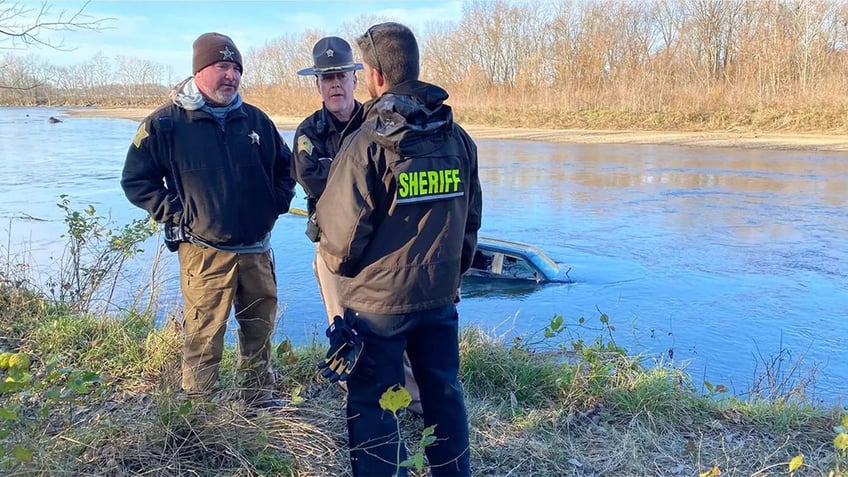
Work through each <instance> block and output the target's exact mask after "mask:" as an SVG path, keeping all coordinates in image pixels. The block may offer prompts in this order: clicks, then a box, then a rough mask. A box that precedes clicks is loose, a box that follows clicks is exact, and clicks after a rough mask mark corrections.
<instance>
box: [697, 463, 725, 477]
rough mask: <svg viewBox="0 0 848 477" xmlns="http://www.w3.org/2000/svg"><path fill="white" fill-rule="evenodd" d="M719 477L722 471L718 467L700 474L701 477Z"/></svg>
mask: <svg viewBox="0 0 848 477" xmlns="http://www.w3.org/2000/svg"><path fill="white" fill-rule="evenodd" d="M718 475H721V469H719V468H718V466H717V465H714V466H713V468H712V469H710V470H708V471H706V472H701V473H700V474H698V476H699V477H716V476H718Z"/></svg>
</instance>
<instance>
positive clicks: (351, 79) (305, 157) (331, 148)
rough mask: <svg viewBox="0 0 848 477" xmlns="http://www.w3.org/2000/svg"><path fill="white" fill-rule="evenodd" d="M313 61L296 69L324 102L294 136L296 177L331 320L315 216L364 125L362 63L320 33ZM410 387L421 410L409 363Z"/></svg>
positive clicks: (332, 289)
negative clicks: (342, 155)
mask: <svg viewBox="0 0 848 477" xmlns="http://www.w3.org/2000/svg"><path fill="white" fill-rule="evenodd" d="M312 59H313V65H312V66H311V67H309V68H303V69H301V70H300V71H298V72H297V74H299V75H301V76H313V75H314V76H315V86H316V88H317V89H318V93H319V94H320V95H321V99H322V100H323V105H322V107H321V109H319V110H318V111H315V112H314V113H313V114H312V115H311V116H309V117H307V118H306V119H304V120H303V122H302V123H300V125H299V126H298V127H297V130H296V131H295V135H294V144H295V146H294V147H295V149H294V161H293V165H294V167H293V168H292V171H293V173H294V178H295V179H296V180H297V182H298V183H300V185H301V186H302V187H303V190H304V191H305V192H306V208H307V212H308V214H309V221H308V223H307V230H306V235H307V236H308V237H309V239H310V240H312V241H313V242H316V253H315V260H314V261H313V262H312V269H313V270H314V272H315V278H316V279H317V280H318V288H319V289H320V291H321V299H322V300H324V307H325V309H326V310H327V318H328V319H329V322H330V323H331V324H332V323H333V317H335V316H342V315H343V314H344V310H343V309H342V307H341V304H340V297H339V295H340V292H341V289H340V285H341V283H340V278H339V277H338V275H334V274H333V273H331V272H330V270H329V269H328V268H327V265H326V264H325V263H324V261H323V260H322V259H321V255H320V254H319V253H317V246H318V245H317V243H318V241H319V240H320V225H319V224H318V220H317V218H316V215H315V204H317V202H318V198H320V197H321V193H322V192H324V185H325V184H326V182H327V175H328V174H329V172H330V165H331V164H332V162H333V158H334V157H335V156H336V153H337V152H338V151H339V147H340V146H341V143H342V139H343V138H344V136H345V135H347V134H350V133H351V132H353V131H355V130H356V129H358V128H359V125H360V124H362V105H361V104H360V103H359V102H358V101H356V100H355V99H354V97H353V90H354V89H355V88H356V83H357V78H356V71H357V70H361V69H362V64H361V63H356V62H354V61H353V51H352V50H351V47H350V44H348V42H347V41H345V40H344V39H342V38H339V37H337V36H328V37H325V38H321V39H320V40H318V42H316V43H315V46H313V47H312ZM406 370H407V375H406V388H407V390H409V392H410V394H411V395H412V400H413V401H412V404H410V406H409V409H410V410H412V411H413V412H415V411H418V412H419V413H420V409H421V404H420V401H419V399H418V386H417V384H416V382H415V378H414V376H413V375H412V368H411V367H409V366H408V365H407V366H406Z"/></svg>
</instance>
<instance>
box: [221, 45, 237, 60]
mask: <svg viewBox="0 0 848 477" xmlns="http://www.w3.org/2000/svg"><path fill="white" fill-rule="evenodd" d="M218 53H220V54H222V55H224V60H228V61H233V55H235V54H236V52H235V51H233V50H231V49H230V47H229V46H225V47H224V49H223V50H221V51H219V52H218Z"/></svg>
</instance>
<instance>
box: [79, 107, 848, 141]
mask: <svg viewBox="0 0 848 477" xmlns="http://www.w3.org/2000/svg"><path fill="white" fill-rule="evenodd" d="M150 111H151V110H150V109H144V108H137V109H133V108H70V109H67V110H66V114H67V115H68V116H69V117H103V118H118V119H130V120H133V121H140V120H142V119H143V118H144V117H145V116H147V114H149V113H150ZM271 118H272V119H273V120H274V122H275V123H276V124H277V127H278V128H280V129H283V130H289V131H293V130H294V129H295V128H296V127H297V125H298V124H299V123H300V121H301V120H302V119H303V118H296V117H291V116H272V117H271ZM463 126H464V127H465V129H466V130H467V131H468V132H469V134H471V136H472V137H473V138H474V139H510V140H527V141H543V142H551V143H571V144H647V145H673V146H685V147H729V148H740V149H767V150H794V151H809V152H816V151H820V152H848V136H845V135H827V134H786V133H752V132H735V131H709V132H705V131H688V132H687V131H679V132H668V131H633V130H630V131H619V130H588V129H535V128H514V129H511V128H499V127H490V126H478V125H471V124H467V125H465V124H464V125H463Z"/></svg>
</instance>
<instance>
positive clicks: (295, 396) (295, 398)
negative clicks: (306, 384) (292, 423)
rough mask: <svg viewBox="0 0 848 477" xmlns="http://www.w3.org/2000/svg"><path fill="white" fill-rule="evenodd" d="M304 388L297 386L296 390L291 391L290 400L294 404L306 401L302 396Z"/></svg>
mask: <svg viewBox="0 0 848 477" xmlns="http://www.w3.org/2000/svg"><path fill="white" fill-rule="evenodd" d="M301 390H302V386H299V385H298V386H295V388H294V390H293V391H292V393H291V397H290V399H289V401H290V402H291V404H292V405H295V406H296V405H298V404H300V403H302V402H303V401H304V399H303V397H301V396H300V391H301Z"/></svg>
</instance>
